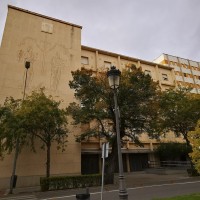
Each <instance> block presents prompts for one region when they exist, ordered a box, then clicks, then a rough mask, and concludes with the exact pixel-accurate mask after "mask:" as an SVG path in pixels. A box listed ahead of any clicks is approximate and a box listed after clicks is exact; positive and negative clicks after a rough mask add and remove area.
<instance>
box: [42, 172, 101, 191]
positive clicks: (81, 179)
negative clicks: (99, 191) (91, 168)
mask: <svg viewBox="0 0 200 200" xmlns="http://www.w3.org/2000/svg"><path fill="white" fill-rule="evenodd" d="M99 185H101V174H92V175H81V176H56V177H49V178H46V177H41V178H40V186H41V191H48V190H62V189H71V188H82V187H91V186H99Z"/></svg>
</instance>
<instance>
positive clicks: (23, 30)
mask: <svg viewBox="0 0 200 200" xmlns="http://www.w3.org/2000/svg"><path fill="white" fill-rule="evenodd" d="M81 29H82V27H81V26H78V25H75V24H71V23H68V22H64V21H61V20H58V19H54V18H51V17H48V16H44V15H41V14H38V13H34V12H30V11H27V10H24V9H21V8H17V7H14V6H8V15H7V20H6V25H5V29H4V34H3V39H2V44H1V48H0V72H1V73H0V103H3V102H4V100H5V98H6V97H7V96H13V97H14V98H22V93H23V88H24V80H25V67H24V65H25V62H26V61H30V63H31V67H30V69H29V71H28V78H27V89H26V93H30V92H31V91H33V90H35V89H39V88H41V87H45V88H46V91H47V93H48V94H51V95H53V97H54V98H55V99H62V100H63V103H62V106H63V107H66V106H67V105H68V104H69V103H70V102H73V101H74V100H75V98H74V94H73V90H71V89H70V88H69V86H68V82H69V80H71V79H72V76H71V71H75V70H77V69H80V68H81V67H83V66H84V67H85V68H88V69H93V70H94V71H95V70H97V69H100V68H101V69H108V68H110V66H111V65H114V66H116V67H117V68H118V69H120V70H121V69H123V68H124V67H125V66H126V65H130V64H135V65H136V67H141V68H142V70H143V71H144V73H146V74H149V75H150V76H151V77H152V79H153V80H154V81H158V83H159V85H160V87H161V88H162V90H166V89H168V88H174V87H175V86H176V85H177V84H180V83H181V84H182V82H183V83H184V84H185V82H187V81H188V83H189V84H193V85H194V86H195V87H194V88H195V89H196V91H199V63H197V62H193V61H188V65H187V66H189V68H187V69H186V67H185V68H183V67H181V64H182V62H183V61H182V60H184V59H178V60H177V61H175V60H173V59H172V58H174V59H175V57H173V56H168V58H167V56H166V55H164V56H163V57H161V58H160V59H157V60H156V62H157V63H155V62H149V61H145V60H142V59H137V58H132V57H128V56H125V55H120V54H116V53H113V52H107V51H105V50H100V49H95V48H91V47H87V46H82V45H81ZM169 60H170V62H171V60H172V61H173V62H174V63H175V62H176V63H178V65H177V66H176V67H174V63H173V65H172V64H171V63H170V62H169ZM184 62H186V61H184ZM184 66H186V64H185V63H184ZM186 72H187V73H186ZM184 73H186V76H185V75H184ZM186 77H187V79H186ZM181 78H182V79H181ZM183 80H184V81H183ZM181 81H182V82H181ZM189 81H191V82H192V81H193V82H192V83H190V82H189ZM195 84H196V85H195ZM84 128H90V124H88V127H81V126H77V127H73V126H71V127H69V129H70V132H71V134H70V135H69V137H68V144H67V148H66V151H65V152H60V151H58V150H57V149H56V146H55V145H53V146H52V150H51V174H52V175H68V174H81V173H98V172H100V170H101V147H102V143H103V142H104V140H103V139H102V138H89V139H88V140H87V141H85V142H82V143H81V144H80V143H77V142H75V138H74V133H81V130H83V129H84ZM163 140H164V141H176V140H179V141H182V139H181V138H176V137H175V136H174V134H172V133H170V134H169V135H168V137H167V138H163ZM141 141H142V142H143V144H144V147H138V146H136V145H135V144H134V143H133V142H130V141H127V143H126V144H124V146H123V148H122V153H123V162H124V170H125V171H127V172H130V171H137V170H143V169H145V168H146V167H147V166H148V161H149V160H151V161H155V160H156V159H157V158H156V157H155V155H154V148H155V147H156V146H157V144H158V141H156V140H151V139H149V138H148V137H147V135H146V134H143V135H142V136H141ZM36 149H38V150H37V153H33V152H31V151H30V150H29V149H28V148H27V149H25V150H23V151H22V153H21V154H20V155H19V158H18V162H17V169H16V174H17V175H18V182H17V187H23V186H33V185H38V184H39V178H40V177H41V176H44V175H45V158H46V154H45V152H44V151H42V150H40V148H39V144H38V148H36ZM13 157H14V154H11V155H8V156H6V157H5V159H4V160H3V161H0V172H1V173H0V189H1V188H6V187H9V181H10V176H11V172H12V164H13Z"/></svg>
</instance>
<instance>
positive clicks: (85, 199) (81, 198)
mask: <svg viewBox="0 0 200 200" xmlns="http://www.w3.org/2000/svg"><path fill="white" fill-rule="evenodd" d="M76 199H77V200H90V194H76Z"/></svg>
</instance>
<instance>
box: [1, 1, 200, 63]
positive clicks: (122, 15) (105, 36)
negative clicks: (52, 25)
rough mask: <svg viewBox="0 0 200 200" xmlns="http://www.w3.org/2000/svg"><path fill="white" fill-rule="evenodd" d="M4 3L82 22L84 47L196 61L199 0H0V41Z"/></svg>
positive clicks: (199, 39)
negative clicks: (164, 55) (163, 55)
mask: <svg viewBox="0 0 200 200" xmlns="http://www.w3.org/2000/svg"><path fill="white" fill-rule="evenodd" d="M8 4H9V5H13V6H17V7H20V8H23V9H27V10H29V11H33V12H36V13H39V14H43V15H47V16H50V17H53V18H56V19H60V20H63V21H66V22H70V23H74V24H77V25H80V26H82V27H83V29H82V39H81V40H82V41H81V44H82V45H85V46H89V47H93V48H97V49H102V50H105V51H110V52H114V53H118V54H122V55H126V56H130V57H134V58H139V59H143V60H147V61H153V60H154V59H156V58H157V57H159V56H160V55H161V54H162V53H166V54H170V55H174V56H178V57H182V58H186V59H190V60H194V61H198V62H200V0H0V41H1V38H2V34H3V30H4V26H5V21H6V15H7V10H8V9H7V5H8Z"/></svg>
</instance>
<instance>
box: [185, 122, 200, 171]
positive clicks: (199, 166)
mask: <svg viewBox="0 0 200 200" xmlns="http://www.w3.org/2000/svg"><path fill="white" fill-rule="evenodd" d="M188 138H189V141H190V143H191V145H192V152H191V153H190V156H191V158H192V161H193V163H194V165H195V168H196V170H197V171H198V172H199V173H200V120H199V121H198V123H197V126H196V128H195V130H194V131H190V132H189V133H188Z"/></svg>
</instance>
